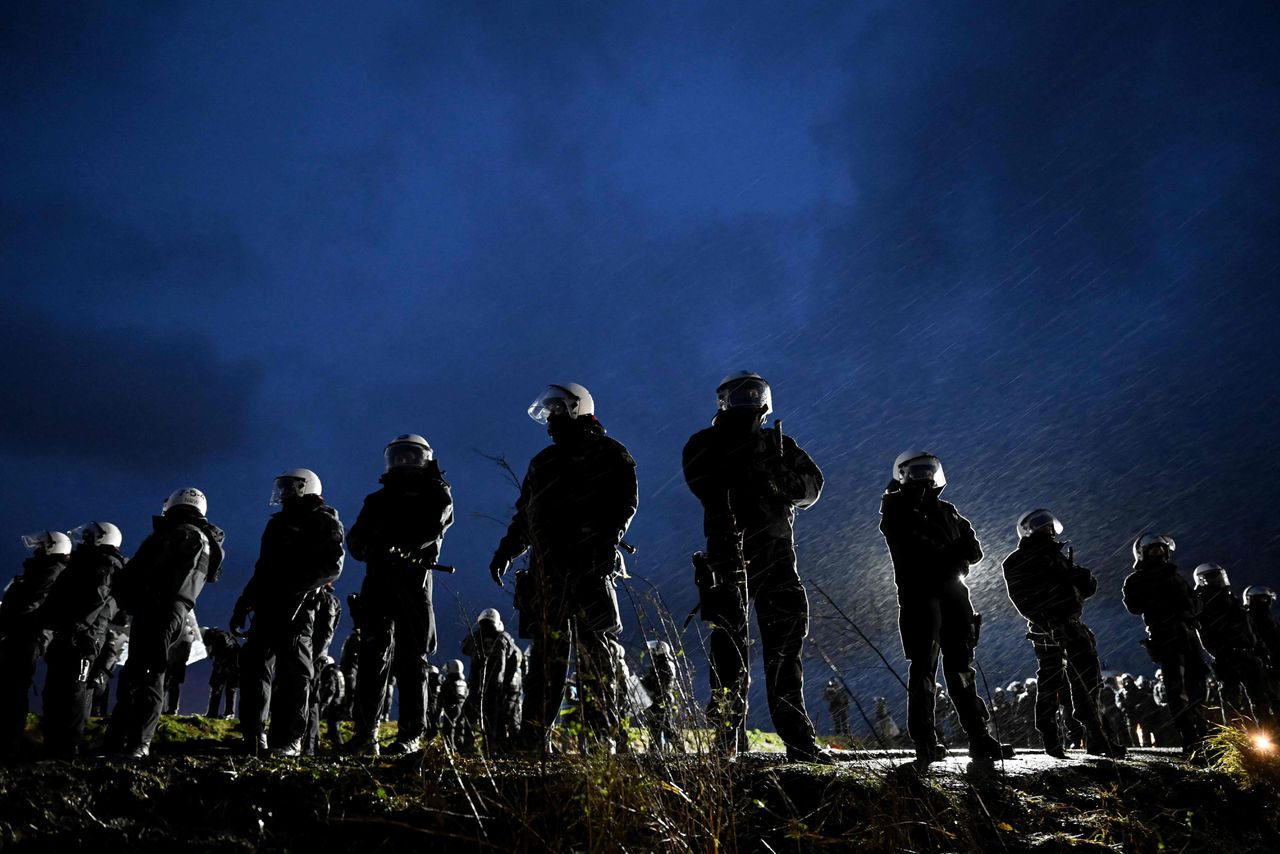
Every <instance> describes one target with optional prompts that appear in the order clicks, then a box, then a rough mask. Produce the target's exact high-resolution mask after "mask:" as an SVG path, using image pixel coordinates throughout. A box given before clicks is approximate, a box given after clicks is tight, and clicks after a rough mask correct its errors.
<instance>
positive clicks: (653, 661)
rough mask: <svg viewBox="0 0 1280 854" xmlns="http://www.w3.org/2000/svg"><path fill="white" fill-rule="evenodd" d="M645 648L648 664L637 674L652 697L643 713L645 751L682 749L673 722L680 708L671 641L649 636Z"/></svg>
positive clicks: (680, 739)
mask: <svg viewBox="0 0 1280 854" xmlns="http://www.w3.org/2000/svg"><path fill="white" fill-rule="evenodd" d="M648 649H649V667H648V669H647V670H645V673H644V676H642V677H640V684H641V685H642V686H643V687H644V689H645V691H647V692H648V693H649V699H650V700H652V703H651V704H650V706H649V708H647V709H645V713H644V721H645V726H646V728H647V729H648V730H649V751H650V752H652V753H667V752H670V751H673V750H674V751H676V752H678V753H684V739H683V737H682V736H681V734H680V729H679V727H678V726H677V724H676V715H677V714H679V711H680V709H679V705H678V701H677V699H676V697H677V694H678V692H679V682H678V680H677V678H676V664H675V661H674V660H673V658H672V655H671V645H670V644H669V643H667V642H666V641H664V640H651V641H649V643H648Z"/></svg>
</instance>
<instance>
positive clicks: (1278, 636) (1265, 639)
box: [1248, 602, 1280, 670]
mask: <svg viewBox="0 0 1280 854" xmlns="http://www.w3.org/2000/svg"><path fill="white" fill-rule="evenodd" d="M1248 613H1249V628H1250V629H1252V630H1253V634H1254V637H1256V638H1257V639H1258V648H1259V649H1260V650H1261V651H1262V652H1263V654H1264V655H1265V657H1266V658H1267V659H1268V664H1269V665H1270V666H1271V667H1273V668H1275V669H1277V670H1280V622H1277V621H1276V616H1275V614H1274V613H1272V611H1271V604H1270V603H1268V602H1256V603H1251V604H1250V605H1249V608H1248Z"/></svg>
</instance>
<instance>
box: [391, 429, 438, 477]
mask: <svg viewBox="0 0 1280 854" xmlns="http://www.w3.org/2000/svg"><path fill="white" fill-rule="evenodd" d="M382 456H383V458H384V459H385V460H386V462H387V471H391V470H392V469H395V468H417V469H420V468H425V467H426V465H427V463H429V462H430V461H431V457H432V451H431V445H430V444H428V443H427V440H426V439H424V438H422V437H421V436H419V435H418V434H417V433H405V434H404V435H402V436H396V437H395V438H394V439H392V440H391V442H390V443H389V444H388V445H387V448H386V450H384V451H383V452H382Z"/></svg>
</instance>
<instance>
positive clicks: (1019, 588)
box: [1003, 534, 1098, 627]
mask: <svg viewBox="0 0 1280 854" xmlns="http://www.w3.org/2000/svg"><path fill="white" fill-rule="evenodd" d="M1003 568H1004V583H1005V585H1006V586H1007V587H1008V589H1009V601H1011V602H1013V607H1015V608H1017V609H1018V613H1019V614H1021V615H1022V616H1023V617H1025V618H1026V620H1027V622H1029V623H1032V624H1034V625H1035V626H1037V627H1044V626H1050V625H1053V624H1054V623H1061V622H1062V621H1063V620H1067V619H1070V618H1072V617H1079V616H1080V612H1081V611H1082V610H1083V609H1084V601H1085V600H1086V599H1088V598H1089V597H1090V596H1092V595H1093V594H1094V593H1096V592H1097V590H1098V579H1097V578H1095V577H1094V575H1093V573H1092V572H1090V571H1089V570H1087V569H1085V568H1084V567H1083V566H1078V565H1076V564H1075V563H1073V562H1072V561H1070V560H1068V559H1067V555H1066V546H1065V545H1064V544H1063V543H1059V542H1058V541H1057V540H1055V539H1053V538H1052V537H1050V536H1048V535H1045V534H1032V535H1031V536H1030V537H1023V538H1022V539H1021V540H1020V541H1019V542H1018V547H1017V548H1016V549H1015V550H1014V551H1013V552H1012V553H1010V555H1009V556H1008V557H1007V558H1005V559H1004V564H1003Z"/></svg>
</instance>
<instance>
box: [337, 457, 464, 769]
mask: <svg viewBox="0 0 1280 854" xmlns="http://www.w3.org/2000/svg"><path fill="white" fill-rule="evenodd" d="M383 457H384V460H385V462H386V468H385V470H384V472H383V474H382V476H381V477H380V478H379V479H378V482H379V483H381V484H382V488H381V489H379V490H378V491H377V492H374V493H372V494H370V495H369V496H368V497H367V498H365V500H364V506H363V507H361V508H360V516H359V517H358V518H357V519H356V523H355V525H353V526H352V527H351V536H350V537H349V540H348V542H349V545H350V547H351V554H352V555H353V556H354V557H355V558H356V560H360V561H363V562H364V564H365V577H364V583H363V584H362V585H361V587H360V598H359V603H360V604H359V608H358V610H359V623H358V628H359V631H360V641H359V646H358V648H357V654H358V656H359V663H358V670H359V674H360V678H359V680H358V681H356V682H355V684H354V686H353V688H352V690H353V691H354V706H353V715H354V720H355V735H354V737H353V739H352V741H351V744H349V745H348V750H349V751H350V752H352V753H373V754H376V753H377V752H378V741H377V732H378V722H379V720H380V719H381V717H382V714H383V712H389V711H390V708H389V704H386V705H384V703H385V702H386V701H385V698H386V696H387V693H388V691H389V689H390V685H391V681H392V679H393V678H394V680H395V683H396V685H397V687H398V690H399V691H400V719H399V730H398V735H397V737H396V741H395V743H393V744H392V745H391V746H390V747H389V748H387V751H388V752H389V753H392V754H404V753H412V752H415V751H417V750H419V749H420V748H421V746H422V736H423V734H424V730H425V728H426V724H427V656H428V655H430V654H431V653H433V652H435V651H436V621H435V612H434V611H433V610H432V606H431V593H432V574H433V573H432V571H431V569H430V567H431V566H432V565H434V564H435V563H436V562H437V561H438V560H439V557H440V548H441V545H442V544H443V543H444V534H445V531H447V530H448V529H449V526H450V525H452V524H453V497H452V494H451V493H450V491H449V484H448V483H446V482H445V480H444V477H443V476H442V474H441V471H440V464H439V463H438V462H437V461H436V459H435V454H434V452H433V451H432V450H431V446H430V445H429V444H428V443H427V440H426V439H424V438H423V437H421V436H419V435H417V434H413V433H409V434H405V435H402V436H398V437H397V438H395V439H393V440H392V441H391V443H390V444H388V445H387V447H386V449H385V451H384V453H383ZM353 616H354V610H353Z"/></svg>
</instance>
